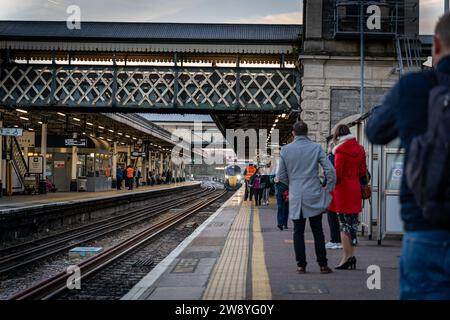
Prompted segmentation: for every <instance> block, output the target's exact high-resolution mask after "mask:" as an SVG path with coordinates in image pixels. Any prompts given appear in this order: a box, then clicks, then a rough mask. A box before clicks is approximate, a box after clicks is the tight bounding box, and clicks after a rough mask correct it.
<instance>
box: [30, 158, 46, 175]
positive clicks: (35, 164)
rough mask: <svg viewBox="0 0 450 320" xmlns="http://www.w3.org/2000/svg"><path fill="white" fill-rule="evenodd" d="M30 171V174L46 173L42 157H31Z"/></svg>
mask: <svg viewBox="0 0 450 320" xmlns="http://www.w3.org/2000/svg"><path fill="white" fill-rule="evenodd" d="M28 171H29V173H34V174H42V172H43V171H44V161H43V158H42V157H29V158H28Z"/></svg>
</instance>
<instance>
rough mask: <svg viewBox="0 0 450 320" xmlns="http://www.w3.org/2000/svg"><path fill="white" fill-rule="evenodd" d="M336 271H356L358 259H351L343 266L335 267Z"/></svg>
mask: <svg viewBox="0 0 450 320" xmlns="http://www.w3.org/2000/svg"><path fill="white" fill-rule="evenodd" d="M335 269H336V270H347V269H350V270H354V269H356V258H355V257H350V258H348V259H347V261H345V262H344V263H343V264H341V265H340V266H337V267H335Z"/></svg>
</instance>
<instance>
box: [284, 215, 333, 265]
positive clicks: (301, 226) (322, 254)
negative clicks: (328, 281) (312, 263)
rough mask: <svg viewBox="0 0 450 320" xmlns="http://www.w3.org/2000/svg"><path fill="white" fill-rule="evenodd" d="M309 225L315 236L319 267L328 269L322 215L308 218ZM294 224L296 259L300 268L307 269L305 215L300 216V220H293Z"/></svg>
mask: <svg viewBox="0 0 450 320" xmlns="http://www.w3.org/2000/svg"><path fill="white" fill-rule="evenodd" d="M308 219H309V225H310V226H311V230H312V232H313V236H314V248H315V250H316V257H317V262H318V263H319V266H321V267H326V266H327V265H328V260H327V251H326V249H325V237H324V235H323V229H322V214H319V215H318V216H315V217H311V218H308ZM292 221H293V222H294V250H295V258H296V259H297V266H298V267H306V264H307V263H306V253H305V225H306V219H305V218H303V213H302V214H300V219H298V220H292Z"/></svg>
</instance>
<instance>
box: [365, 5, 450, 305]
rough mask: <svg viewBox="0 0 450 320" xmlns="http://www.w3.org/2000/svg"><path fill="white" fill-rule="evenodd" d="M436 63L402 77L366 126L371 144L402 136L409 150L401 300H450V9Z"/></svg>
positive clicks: (438, 32) (441, 26) (437, 42)
mask: <svg viewBox="0 0 450 320" xmlns="http://www.w3.org/2000/svg"><path fill="white" fill-rule="evenodd" d="M433 65H434V67H435V68H434V71H430V72H423V73H420V72H419V73H411V74H408V75H406V76H404V77H402V78H401V79H400V80H399V82H398V83H397V84H396V85H395V86H394V87H393V88H392V90H391V92H390V93H389V94H388V96H387V97H386V99H385V101H384V104H383V105H382V106H380V107H377V108H375V109H374V110H373V114H372V116H371V117H370V119H369V121H368V123H367V126H366V134H367V137H368V139H369V141H371V142H372V143H376V144H387V143H389V142H390V141H392V140H394V139H395V138H397V137H399V138H400V140H401V146H402V147H403V148H404V149H405V159H404V168H405V170H403V171H404V172H405V173H404V174H403V178H402V184H401V189H400V203H401V217H402V220H403V223H404V229H405V235H404V237H403V247H402V254H401V259H400V298H401V299H444V300H448V299H450V259H449V257H450V223H449V221H450V178H449V177H450V168H449V167H450V152H449V142H450V13H447V14H445V15H444V16H443V17H441V19H440V20H439V22H438V24H437V26H436V29H435V35H434V38H433Z"/></svg>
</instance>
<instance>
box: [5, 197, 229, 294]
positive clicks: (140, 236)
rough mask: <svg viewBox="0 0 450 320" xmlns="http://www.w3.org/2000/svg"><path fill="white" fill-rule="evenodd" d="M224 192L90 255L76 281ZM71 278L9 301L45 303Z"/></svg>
mask: <svg viewBox="0 0 450 320" xmlns="http://www.w3.org/2000/svg"><path fill="white" fill-rule="evenodd" d="M225 193H226V191H223V192H221V193H219V194H218V195H214V192H212V195H210V196H209V197H207V198H206V199H203V200H200V201H198V202H194V203H193V204H192V205H190V206H189V207H188V208H185V209H183V211H181V212H179V213H177V214H175V215H173V216H171V217H169V218H167V219H164V220H163V221H160V222H158V223H156V224H154V225H152V226H150V227H149V228H147V229H145V230H143V231H141V232H139V233H137V234H135V235H134V236H132V237H130V238H128V239H127V240H124V241H123V242H121V243H120V244H118V245H116V246H114V247H112V248H110V249H108V250H106V251H104V252H102V253H100V254H99V255H97V256H93V257H91V258H89V259H88V260H85V261H83V262H81V263H80V264H79V265H78V267H79V268H80V280H82V279H85V278H87V277H89V276H92V275H93V274H95V273H96V272H98V271H100V270H101V269H103V268H104V267H106V266H108V265H109V264H111V263H112V262H114V261H116V260H117V259H119V258H121V257H122V256H124V255H125V254H127V253H129V252H131V251H133V250H135V249H137V248H139V247H140V246H142V245H143V244H145V243H147V242H148V241H150V240H152V239H153V238H155V237H156V236H158V235H160V234H161V233H162V232H164V231H165V230H167V229H169V228H171V227H172V226H174V225H176V224H178V223H179V222H181V221H183V220H185V219H186V218H188V217H189V216H191V215H192V214H194V213H196V212H198V211H200V210H201V209H203V208H205V207H207V206H208V205H210V204H211V203H213V202H215V201H216V200H218V199H219V198H221V197H222V196H223V195H224V194H225ZM70 276H71V275H70V274H68V273H66V272H61V273H59V274H57V275H55V276H54V277H51V278H49V279H47V280H44V281H42V282H41V283H39V284H37V285H35V286H32V287H30V288H28V289H25V290H24V291H22V292H19V293H17V294H15V295H14V296H12V297H11V298H10V300H48V299H51V298H53V297H55V296H56V295H58V294H60V293H62V292H64V291H65V290H67V281H68V279H69V277H70Z"/></svg>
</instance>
